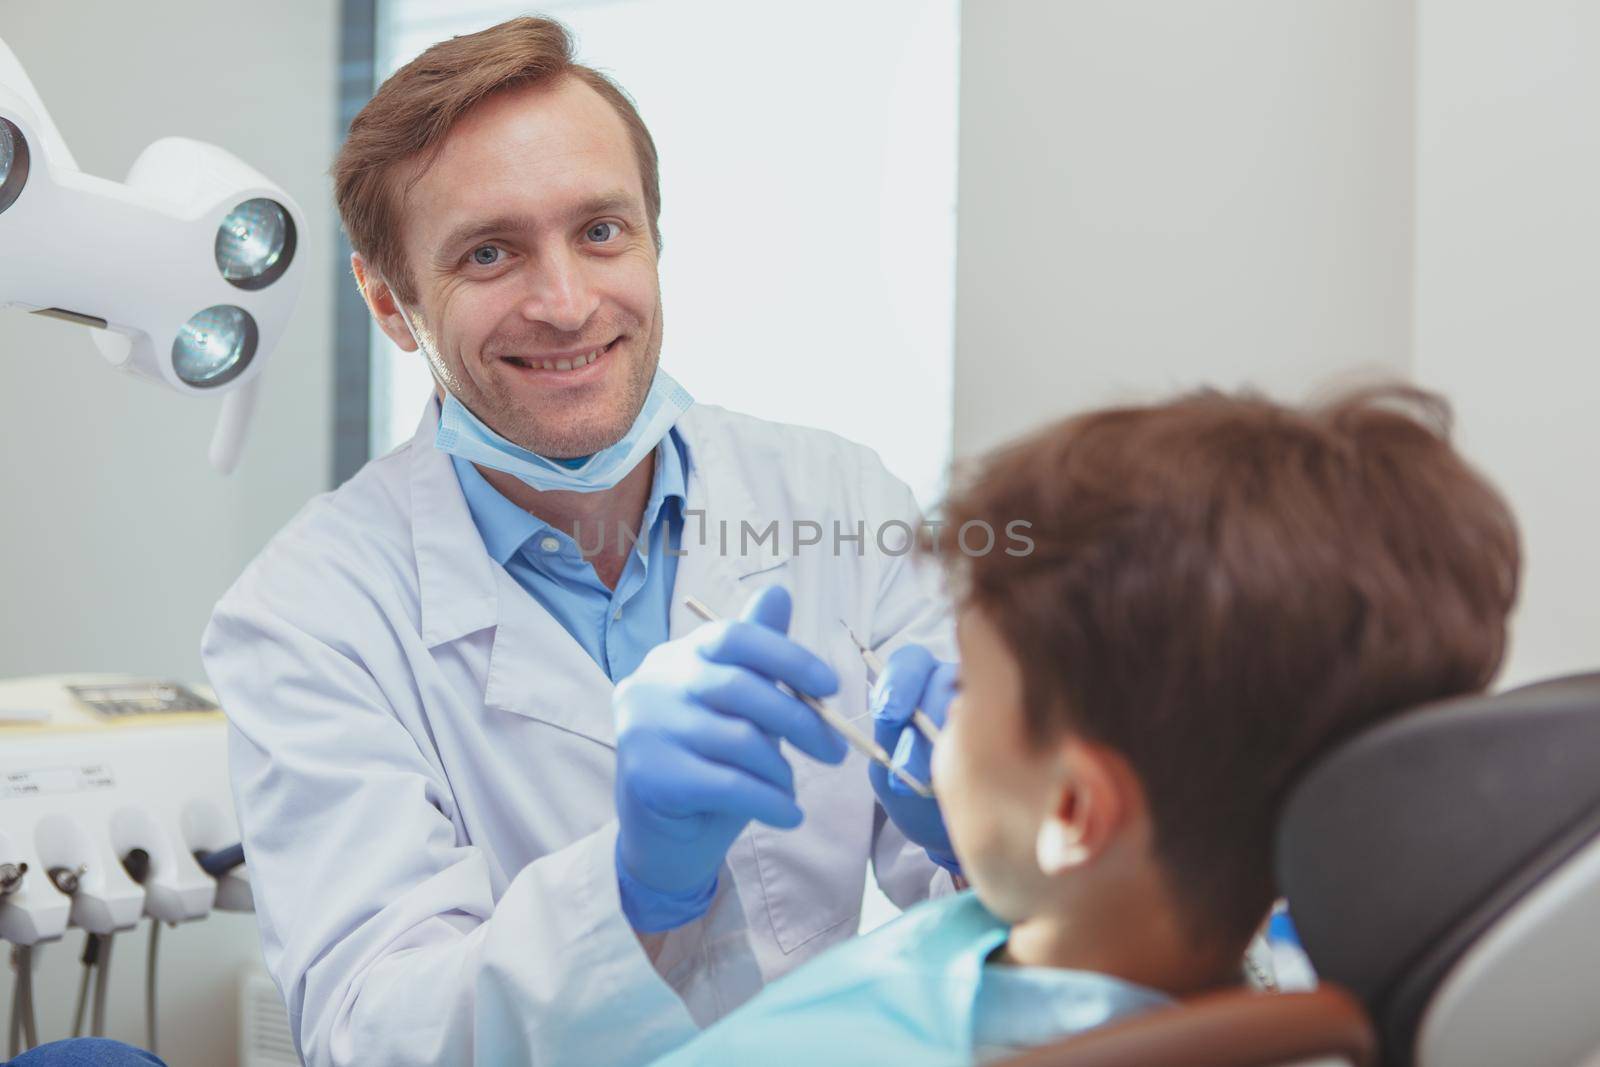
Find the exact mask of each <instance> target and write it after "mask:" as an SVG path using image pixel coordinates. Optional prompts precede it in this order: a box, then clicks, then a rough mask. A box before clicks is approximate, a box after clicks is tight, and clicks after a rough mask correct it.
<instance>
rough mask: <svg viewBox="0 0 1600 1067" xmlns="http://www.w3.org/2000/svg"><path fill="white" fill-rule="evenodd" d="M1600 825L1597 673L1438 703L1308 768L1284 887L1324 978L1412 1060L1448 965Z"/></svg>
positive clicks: (1391, 1057)
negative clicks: (1335, 984) (1354, 999)
mask: <svg viewBox="0 0 1600 1067" xmlns="http://www.w3.org/2000/svg"><path fill="white" fill-rule="evenodd" d="M1597 834H1600V673H1596V674H1586V675H1578V676H1573V677H1569V678H1562V679H1557V680H1554V681H1550V682H1543V683H1540V684H1538V685H1533V686H1527V687H1524V688H1521V689H1516V690H1512V691H1510V692H1507V693H1502V694H1499V695H1496V696H1477V697H1467V698H1461V699H1457V700H1450V701H1445V702H1442V703H1439V704H1434V705H1430V706H1428V707H1425V708H1422V709H1419V710H1418V711H1416V712H1414V713H1412V714H1409V715H1405V716H1402V717H1400V718H1397V719H1393V720H1390V721H1389V722H1386V723H1384V724H1382V725H1380V726H1378V727H1375V728H1374V729H1372V730H1369V731H1367V732H1366V733H1364V734H1362V735H1360V736H1358V737H1356V738H1355V739H1353V740H1352V741H1350V742H1348V743H1347V744H1345V745H1344V746H1342V747H1341V748H1340V749H1338V750H1337V751H1336V752H1334V753H1333V754H1332V755H1331V756H1330V757H1328V758H1326V759H1325V760H1323V761H1322V762H1321V763H1320V764H1318V765H1317V766H1315V767H1314V768H1312V770H1311V771H1310V772H1309V773H1308V774H1307V775H1305V776H1304V778H1303V779H1302V780H1301V781H1300V782H1299V783H1298V785H1297V786H1296V787H1295V789H1294V790H1293V792H1292V794H1291V796H1290V798H1289V801H1288V804H1287V805H1286V806H1285V809H1284V813H1283V816H1282V818H1281V819H1280V821H1279V824H1278V835H1277V852H1276V855H1277V873H1278V879H1279V887H1280V889H1281V890H1282V891H1283V893H1284V894H1285V895H1286V896H1287V897H1288V899H1289V907H1290V911H1291V912H1292V914H1293V915H1294V919H1295V924H1296V927H1297V928H1298V930H1299V932H1300V936H1301V940H1302V941H1303V942H1304V944H1305V948H1306V952H1307V954H1308V955H1309V956H1310V957H1311V960H1312V962H1313V964H1315V966H1316V968H1317V971H1318V973H1319V974H1320V975H1321V976H1323V977H1324V978H1326V979H1329V980H1331V981H1334V982H1338V983H1339V984H1341V985H1343V986H1344V987H1346V988H1347V989H1349V990H1351V991H1352V992H1353V993H1354V994H1355V995H1356V996H1358V997H1359V998H1360V999H1361V1000H1362V1002H1363V1003H1364V1004H1365V1005H1366V1006H1367V1010H1368V1012H1369V1013H1370V1014H1371V1016H1372V1019H1373V1021H1374V1023H1375V1024H1376V1026H1377V1028H1378V1031H1379V1034H1380V1036H1381V1039H1382V1044H1383V1047H1384V1048H1385V1051H1386V1056H1387V1058H1386V1061H1385V1062H1394V1063H1409V1062H1410V1058H1409V1057H1410V1050H1411V1049H1412V1048H1413V1046H1414V1044H1415V1041H1416V1036H1417V1030H1418V1026H1419V1024H1420V1022H1421V1019H1422V1017H1423V1014H1424V1012H1425V1010H1426V1009H1427V1007H1428V1003H1429V1000H1430V998H1431V997H1432V996H1433V994H1434V992H1435V991H1436V990H1437V989H1438V987H1439V985H1440V983H1441V982H1442V981H1443V980H1444V979H1445V977H1446V976H1447V975H1448V973H1449V971H1450V968H1451V967H1452V965H1453V964H1455V963H1456V962H1457V961H1458V960H1459V959H1460V958H1461V956H1462V954H1463V953H1464V952H1466V951H1467V949H1468V948H1469V947H1471V946H1472V944H1473V943H1474V942H1475V941H1476V940H1477V939H1479V938H1480V937H1482V936H1483V935H1484V933H1485V932H1486V931H1488V930H1489V929H1490V928H1491V927H1493V926H1494V925H1495V924H1496V922H1497V921H1499V920H1500V919H1501V918H1502V917H1503V916H1505V915H1506V914H1507V912H1509V911H1510V910H1511V909H1512V908H1514V907H1515V906H1516V905H1517V903H1518V902H1519V901H1520V900H1522V899H1523V898H1524V897H1525V896H1527V895H1528V894H1529V893H1530V892H1531V891H1532V890H1534V889H1535V888H1536V887H1537V886H1539V885H1540V883H1541V882H1543V881H1544V880H1545V879H1547V878H1548V877H1549V876H1550V875H1551V874H1552V873H1553V872H1555V871H1557V870H1558V869H1560V868H1561V867H1562V866H1563V865H1564V864H1566V863H1567V862H1568V861H1569V860H1571V859H1572V858H1573V857H1574V856H1575V855H1576V854H1577V853H1578V852H1579V850H1580V849H1582V848H1583V847H1584V846H1585V845H1586V844H1588V843H1589V842H1590V841H1591V840H1592V839H1594V838H1595V837H1596V835H1597ZM1596 891H1597V892H1600V886H1597V887H1596Z"/></svg>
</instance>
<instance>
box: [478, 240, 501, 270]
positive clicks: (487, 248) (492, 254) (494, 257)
mask: <svg viewBox="0 0 1600 1067" xmlns="http://www.w3.org/2000/svg"><path fill="white" fill-rule="evenodd" d="M472 262H474V263H476V264H477V265H478V266H480V267H492V266H494V265H495V264H496V263H498V262H500V249H498V248H496V247H495V246H494V245H480V246H479V247H477V248H474V249H473V250H472Z"/></svg>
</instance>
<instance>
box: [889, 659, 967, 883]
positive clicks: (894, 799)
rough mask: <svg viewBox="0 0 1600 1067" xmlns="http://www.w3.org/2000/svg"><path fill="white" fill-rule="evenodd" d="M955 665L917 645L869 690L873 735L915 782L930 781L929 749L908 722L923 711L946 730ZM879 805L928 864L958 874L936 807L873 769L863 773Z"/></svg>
mask: <svg viewBox="0 0 1600 1067" xmlns="http://www.w3.org/2000/svg"><path fill="white" fill-rule="evenodd" d="M955 682H956V665H955V664H954V663H945V662H942V661H940V660H937V659H934V658H933V653H931V652H929V651H928V650H927V649H925V648H923V647H922V646H921V645H906V646H904V647H903V648H898V649H896V650H895V653H894V655H892V656H890V657H889V662H888V663H886V664H885V665H884V668H883V674H882V675H881V676H879V678H878V681H877V684H876V685H875V686H874V687H873V690H872V732H873V734H874V736H876V738H877V740H878V744H880V745H882V746H883V747H884V748H885V749H886V750H888V751H889V752H891V753H893V758H894V763H895V765H896V766H899V767H903V768H905V770H906V772H907V773H909V774H910V775H911V777H913V778H915V779H916V780H917V781H919V782H926V781H928V780H929V769H928V768H929V762H930V761H931V760H932V758H933V745H932V744H931V743H929V741H928V739H927V738H926V737H924V736H922V731H921V730H918V729H917V728H916V726H914V725H913V724H912V722H911V713H912V712H913V711H915V710H917V709H918V708H921V709H922V710H923V712H924V713H926V714H927V716H928V718H930V719H932V720H933V721H934V722H935V723H937V724H938V725H939V726H943V725H944V717H945V712H946V711H948V710H949V708H950V700H951V698H952V697H954V696H955V693H956V687H955ZM867 773H868V775H870V776H871V779H872V788H873V790H874V791H875V792H876V793H877V794H878V803H880V804H882V805H883V810H884V811H886V812H888V813H889V818H891V819H893V820H894V824H895V825H896V826H898V827H899V828H900V831H901V833H903V834H905V835H906V838H907V839H908V840H910V841H912V842H913V843H915V844H918V845H921V846H922V847H923V848H924V849H926V850H927V853H928V858H930V859H931V860H933V862H935V863H937V864H938V865H939V866H941V867H943V868H944V869H945V870H947V871H949V872H950V873H951V874H955V875H959V874H960V873H961V864H960V863H959V862H958V861H957V860H956V856H955V852H954V850H953V849H951V847H950V834H949V833H948V832H947V831H946V830H945V828H944V816H943V815H942V814H940V812H939V802H938V801H937V800H933V799H930V798H927V797H921V796H918V795H917V794H916V793H913V792H912V791H911V787H910V786H908V785H906V784H905V783H904V782H902V781H901V780H900V779H899V778H897V777H895V776H893V775H891V774H890V773H889V772H888V771H887V770H885V769H884V768H883V767H881V766H879V765H878V764H876V763H873V764H870V765H869V766H868V769H867Z"/></svg>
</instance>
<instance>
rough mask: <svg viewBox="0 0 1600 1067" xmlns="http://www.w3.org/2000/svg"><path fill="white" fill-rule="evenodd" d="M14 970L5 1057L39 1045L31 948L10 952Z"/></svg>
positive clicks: (26, 946)
mask: <svg viewBox="0 0 1600 1067" xmlns="http://www.w3.org/2000/svg"><path fill="white" fill-rule="evenodd" d="M11 964H12V967H13V968H15V970H16V985H15V987H13V989H12V991H11V1041H10V1046H11V1048H10V1052H8V1053H7V1056H8V1057H9V1056H17V1055H19V1054H21V1053H22V1052H24V1051H25V1050H27V1049H30V1048H33V1046H35V1045H37V1044H38V1043H39V1032H38V1028H37V1026H36V1025H35V1022H34V1015H33V947H32V946H31V945H18V946H17V947H16V948H13V949H12V950H11Z"/></svg>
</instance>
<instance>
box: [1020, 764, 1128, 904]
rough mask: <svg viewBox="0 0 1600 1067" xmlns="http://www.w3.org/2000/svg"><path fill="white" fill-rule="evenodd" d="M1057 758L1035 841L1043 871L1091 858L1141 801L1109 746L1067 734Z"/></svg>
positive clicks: (1069, 866) (1076, 864)
mask: <svg viewBox="0 0 1600 1067" xmlns="http://www.w3.org/2000/svg"><path fill="white" fill-rule="evenodd" d="M1058 758H1059V760H1060V772H1061V773H1060V775H1059V777H1058V779H1057V781H1058V783H1059V785H1058V787H1057V790H1056V795H1055V797H1054V798H1053V800H1052V806H1051V809H1050V811H1049V812H1048V813H1047V814H1046V816H1045V819H1044V821H1043V822H1042V823H1040V824H1039V836H1038V839H1037V841H1036V842H1035V853H1036V856H1037V859H1038V863H1039V869H1040V870H1041V871H1043V872H1044V873H1045V874H1046V875H1047V876H1053V875H1057V874H1061V873H1063V872H1065V871H1069V870H1071V869H1073V868H1075V867H1083V866H1087V865H1088V864H1089V863H1091V862H1093V861H1094V859H1095V858H1096V857H1098V856H1099V855H1101V854H1102V853H1103V852H1105V850H1106V849H1107V848H1108V847H1109V846H1110V845H1111V844H1112V843H1113V842H1114V841H1115V840H1116V839H1117V838H1118V836H1119V835H1120V834H1121V832H1122V830H1123V829H1124V828H1125V827H1126V826H1127V825H1128V823H1129V820H1130V817H1131V816H1132V814H1133V813H1135V812H1136V811H1138V810H1139V809H1140V808H1141V806H1142V804H1143V797H1142V796H1141V794H1140V791H1139V784H1138V779H1137V778H1136V777H1135V776H1134V774H1133V769H1132V768H1131V767H1129V766H1128V763H1127V761H1126V760H1124V759H1123V758H1122V757H1121V756H1119V755H1118V754H1117V753H1115V752H1113V751H1111V750H1110V749H1108V748H1105V747H1103V746H1101V745H1093V744H1089V743H1088V742H1085V741H1082V740H1078V739H1072V740H1068V741H1065V742H1063V743H1062V745H1061V748H1060V751H1059V754H1058Z"/></svg>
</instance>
